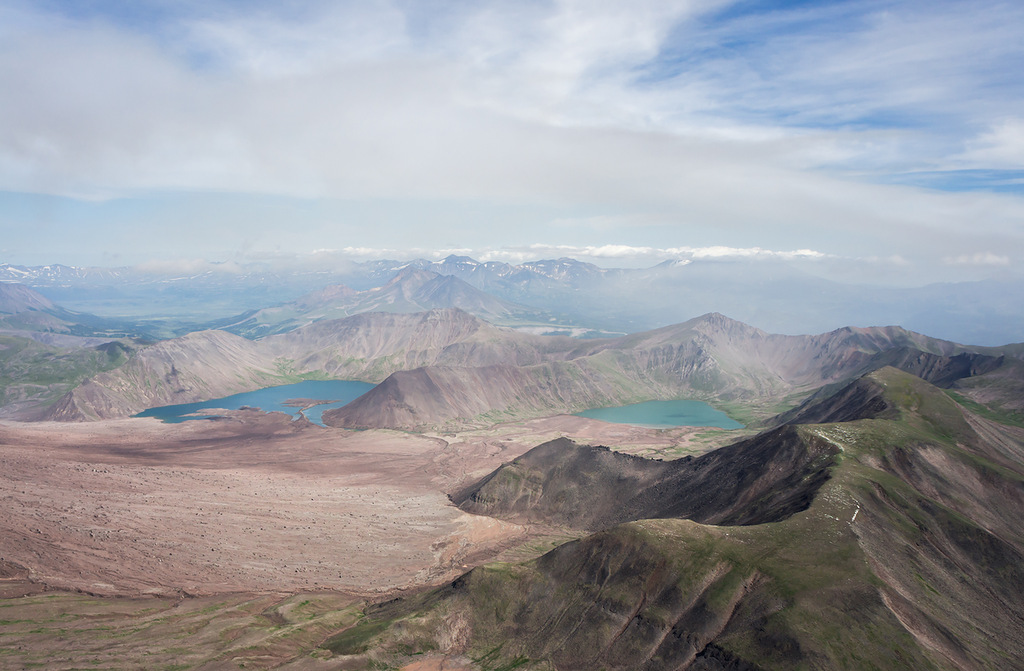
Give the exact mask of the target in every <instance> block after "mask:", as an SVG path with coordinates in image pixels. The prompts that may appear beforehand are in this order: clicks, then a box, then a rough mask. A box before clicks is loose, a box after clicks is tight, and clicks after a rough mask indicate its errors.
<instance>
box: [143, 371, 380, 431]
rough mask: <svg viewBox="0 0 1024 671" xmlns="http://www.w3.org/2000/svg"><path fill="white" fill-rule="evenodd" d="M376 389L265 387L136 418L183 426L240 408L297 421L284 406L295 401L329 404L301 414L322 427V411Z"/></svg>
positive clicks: (325, 384) (316, 383) (328, 383)
mask: <svg viewBox="0 0 1024 671" xmlns="http://www.w3.org/2000/svg"><path fill="white" fill-rule="evenodd" d="M374 386H376V385H372V384H370V383H369V382H356V381H355V380H306V381H305V382H296V383H295V384H284V385H280V386H278V387H267V388H266V389H257V390H256V391H247V392H243V393H241V394H234V395H233V396H225V397H224V398H215V399H213V400H212V401H200V402H198V403H182V404H180V405H165V406H161V407H159V408H150V409H149V410H144V411H143V412H140V413H139V414H137V415H135V416H136V417H156V418H157V419H161V420H163V421H165V422H170V423H174V422H184V421H186V420H189V419H212V418H214V417H216V416H217V415H215V414H209V415H204V414H202V411H203V410H207V409H214V408H221V409H224V410H239V409H241V408H243V407H248V408H259V409H260V410H262V411H263V412H284V413H288V414H289V415H291V416H292V417H298V416H299V411H300V410H301V408H297V407H294V406H290V405H285V403H286V402H287V401H290V400H295V399H315V400H318V401H331V402H330V403H322V404H320V405H316V406H313V407H312V408H309V409H308V410H306V411H305V413H304V414H305V415H306V417H307V418H308V419H309V420H310V421H311V422H313V423H314V424H319V425H320V426H323V422H322V421H321V415H322V414H323V412H324V410H328V409H330V408H340V407H341V406H343V405H347V404H348V403H351V402H352V401H354V400H356V399H357V398H359V397H360V396H362V395H363V394H365V393H366V392H368V391H370V390H371V389H373V388H374Z"/></svg>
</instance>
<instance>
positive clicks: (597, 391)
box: [325, 313, 1024, 429]
mask: <svg viewBox="0 0 1024 671" xmlns="http://www.w3.org/2000/svg"><path fill="white" fill-rule="evenodd" d="M564 345H568V346H569V347H570V348H569V349H561V350H558V349H553V350H552V351H550V352H549V353H548V355H547V356H546V357H545V358H546V361H542V362H540V363H534V364H531V365H528V366H524V365H523V364H522V363H519V365H518V366H517V367H516V368H515V369H514V370H513V369H510V368H509V367H508V366H507V365H505V366H504V367H486V368H481V367H477V366H474V365H473V364H469V363H466V362H459V361H458V359H457V358H455V357H452V358H449V359H448V361H447V362H446V363H445V365H446V366H447V368H446V369H445V370H412V371H409V370H405V371H400V372H396V373H395V374H394V379H389V380H386V381H385V383H384V384H381V385H380V386H378V387H377V388H375V389H373V390H372V391H370V392H369V393H367V394H366V395H365V396H364V397H363V398H361V399H360V400H359V401H358V402H356V403H354V404H350V405H348V406H345V407H344V408H340V409H337V410H333V411H331V412H330V413H326V414H325V422H327V423H328V424H331V425H334V426H342V427H349V428H367V427H374V426H376V427H390V428H399V429H410V428H424V427H431V426H447V427H450V428H455V427H458V426H465V425H481V424H487V423H494V422H495V421H497V420H498V419H500V418H512V417H529V416H542V415H551V414H557V413H559V412H577V411H580V410H584V409H587V408H593V407H602V406H614V405H623V404H627V403H636V402H640V401H647V400H654V399H670V398H694V399H702V400H707V401H711V402H716V403H722V402H738V403H742V404H744V405H745V406H746V407H747V408H748V411H750V412H751V414H752V415H753V418H754V419H766V418H767V417H769V416H771V415H773V414H774V413H775V412H778V411H779V409H780V408H781V407H788V405H791V404H792V403H793V400H795V399H801V398H802V397H806V396H807V395H809V394H811V393H812V392H813V391H815V390H817V389H819V388H820V387H822V386H823V385H829V384H839V383H843V382H845V381H848V380H849V379H850V378H851V377H852V376H855V375H861V374H863V373H865V372H866V371H868V370H873V369H875V368H878V367H881V366H884V365H886V364H887V362H888V361H894V362H895V361H896V360H897V359H898V358H900V357H902V359H903V360H904V363H905V364H906V365H907V367H909V368H911V369H915V370H919V369H920V366H918V365H917V363H916V362H917V360H916V359H915V357H918V358H919V357H921V356H926V357H931V358H933V359H934V358H935V357H946V358H950V357H955V356H957V355H959V354H962V353H966V352H968V351H969V349H970V348H966V347H964V346H962V345H958V344H956V343H950V342H946V341H941V340H936V339H934V338H928V337H927V336H923V335H920V334H916V333H912V332H910V331H906V330H905V329H901V328H899V327H885V328H870V329H857V328H843V329H838V330H836V331H832V332H830V333H825V334H821V335H817V336H786V335H773V334H767V333H764V332H763V331H760V330H758V329H755V328H753V327H750V326H747V325H746V324H742V323H740V322H737V321H734V320H731V319H729V318H727V317H724V316H722V315H719V314H717V313H712V314H708V315H704V316H702V317H699V318H696V319H692V320H690V321H688V322H685V323H683V324H679V325H675V326H670V327H665V328H662V329H657V330H655V331H649V332H647V333H639V334H634V335H630V336H625V337H622V338H616V339H609V340H588V341H568V342H565V343H562V344H560V345H559V347H562V346H564ZM894 351H898V352H899V353H900V355H899V357H897V356H895V355H894V356H890V357H889V358H885V355H886V353H890V352H894ZM910 352H913V353H915V356H911V355H910ZM972 356H974V358H973V359H971V360H972V361H976V362H981V361H982V360H983V357H984V356H988V355H972ZM978 357H982V358H978ZM951 360H952V359H951ZM1004 360H1005V359H1004ZM985 361H988V359H985ZM995 368H998V365H996V364H992V363H984V364H983V363H977V365H974V366H973V367H972V365H971V364H968V365H967V368H966V369H964V370H963V371H962V372H963V373H964V374H982V373H985V372H990V371H991V370H995ZM935 370H938V368H935ZM1022 373H1024V371H1022ZM1014 379H1017V378H1015V377H1010V378H1009V380H1014ZM1020 379H1022V380H1024V375H1022V376H1021V378H1020ZM1014 388H1015V387H1012V385H1010V383H1009V381H1008V383H1007V390H1008V392H1007V394H1005V395H1004V397H1012V391H1013V389H1014Z"/></svg>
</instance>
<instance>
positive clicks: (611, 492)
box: [452, 427, 838, 529]
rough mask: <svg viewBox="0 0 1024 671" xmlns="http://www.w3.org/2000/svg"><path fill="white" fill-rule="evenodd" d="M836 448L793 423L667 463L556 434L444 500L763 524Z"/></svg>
mask: <svg viewBox="0 0 1024 671" xmlns="http://www.w3.org/2000/svg"><path fill="white" fill-rule="evenodd" d="M837 451H838V450H837V448H835V447H834V446H832V445H829V444H827V443H825V442H824V441H820V440H814V439H809V438H805V437H803V436H801V435H800V434H799V432H798V431H797V430H796V429H795V428H793V427H782V428H780V429H776V430H773V431H770V432H768V433H765V434H761V435H759V436H757V437H755V438H752V439H750V440H746V441H742V442H740V443H736V444H734V445H731V446H729V447H726V448H722V449H720V450H716V451H714V452H711V453H709V454H706V455H704V456H701V457H699V458H697V459H692V458H685V459H680V460H678V461H669V462H661V461H651V460H648V459H642V458H640V457H632V456H629V455H624V454H619V453H616V452H611V451H609V450H608V449H607V448H601V447H590V446H581V445H576V444H575V443H573V442H572V441H570V440H568V439H565V438H560V439H558V440H554V441H551V442H548V443H544V444H543V445H539V446H537V447H535V448H534V449H532V450H530V451H529V452H527V453H526V454H524V455H523V456H521V457H520V458H519V459H516V460H515V461H513V462H512V463H510V464H505V465H503V466H501V467H500V468H498V469H497V470H496V471H494V472H493V473H491V474H490V475H488V476H487V477H486V478H484V479H483V480H481V481H480V482H478V483H475V484H473V485H471V486H470V487H468V488H466V489H465V490H463V491H460V492H456V493H455V494H454V495H453V496H452V501H453V502H454V503H455V504H456V505H458V506H459V507H460V508H461V509H463V510H465V511H466V512H470V513H474V514H479V515H491V516H494V517H502V518H506V519H512V520H519V521H544V522H554V523H557V524H563V525H566V526H570V527H574V528H578V529H601V528H607V527H609V526H611V525H614V524H620V523H622V522H629V521H632V520H639V519H653V518H683V519H692V520H695V521H697V522H702V523H706V524H719V525H722V524H737V525H748V524H763V523H767V522H776V521H779V520H782V519H785V518H786V517H788V516H789V515H791V514H793V513H794V512H798V511H800V510H804V509H806V508H807V506H809V505H810V502H811V501H812V500H813V498H814V495H815V493H816V492H817V490H818V488H819V487H821V485H822V484H824V483H825V482H826V481H827V480H828V469H829V467H830V466H831V465H832V463H833V457H834V456H835V454H836V452H837Z"/></svg>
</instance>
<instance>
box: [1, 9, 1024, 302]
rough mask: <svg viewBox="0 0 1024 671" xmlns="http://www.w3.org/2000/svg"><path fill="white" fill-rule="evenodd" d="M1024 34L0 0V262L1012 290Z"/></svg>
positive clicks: (829, 18)
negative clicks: (427, 269)
mask: <svg viewBox="0 0 1024 671" xmlns="http://www.w3.org/2000/svg"><path fill="white" fill-rule="evenodd" d="M283 5H287V6H286V7H282V6H283ZM1021 35H1024V5H1021V4H1020V3H1017V2H988V1H985V0H981V1H979V2H972V3H965V2H942V1H938V2H912V1H908V2H885V1H880V0H870V1H861V0H850V1H845V2H729V1H727V0H707V1H704V0H690V1H682V2H671V1H665V0H659V1H654V0H649V1H643V0H640V1H635V2H631V3H615V2H599V1H595V0H586V1H584V0H576V1H564V2H562V1H553V2H541V1H534V2H530V1H525V2H524V1H519V2H414V1H412V0H401V1H393V2H392V1H387V0H379V1H376V0H373V1H365V0H364V1H361V2H313V1H310V2H291V3H278V2H244V3H243V2H225V1H222V2H218V1H216V0H213V1H211V2H192V1H180V0H179V1H173V2H172V1H170V0H166V1H164V0H151V1H148V2H147V1H145V0H141V1H139V0H137V1H128V0H124V1H120V2H113V1H103V0H94V1H91V2H81V1H80V2H58V1H56V0H50V1H46V0H43V1H39V0H36V1H33V2H19V1H14V0H0V91H3V93H2V94H0V233H2V236H0V262H9V263H23V264H41V263H53V262H56V263H68V264H76V265H86V264H102V265H122V264H125V265H127V264H139V263H148V262H153V261H160V262H161V263H168V264H171V263H174V262H176V261H181V262H182V263H188V264H194V263H195V262H196V260H197V259H205V260H209V261H228V260H232V261H246V260H252V259H265V258H278V259H295V260H298V261H301V260H302V259H304V258H307V257H308V255H309V254H312V253H314V252H317V251H319V252H320V253H321V254H323V253H324V250H333V252H335V253H337V254H338V255H339V256H348V257H353V258H367V257H385V256H386V257H390V258H402V257H409V256H430V255H443V254H446V253H449V252H453V251H454V252H458V253H466V254H470V255H472V256H475V257H477V258H481V259H495V260H508V261H519V260H526V259H530V258H547V257H552V256H559V255H575V256H578V257H584V258H586V259H588V260H593V261H596V262H598V263H601V264H603V265H651V264H653V263H656V262H658V261H661V260H664V259H666V258H694V257H696V258H707V257H714V258H739V259H754V258H784V259H791V260H792V259H796V260H798V261H799V262H801V263H805V264H808V267H812V266H813V267H816V269H817V271H818V272H821V273H822V274H828V273H830V272H839V271H838V270H836V269H842V272H844V273H849V274H851V276H854V277H859V276H866V277H870V278H871V279H872V280H876V281H892V282H898V283H911V284H913V283H923V282H931V281H943V280H958V279H977V278H983V277H990V276H1005V275H1007V274H1019V273H1020V268H1021V261H1022V260H1024V76H1022V75H1021V73H1022V72H1024V46H1022V44H1024V41H1022V40H1021V39H1020V36H1021Z"/></svg>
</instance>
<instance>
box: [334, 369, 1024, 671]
mask: <svg viewBox="0 0 1024 671" xmlns="http://www.w3.org/2000/svg"><path fill="white" fill-rule="evenodd" d="M852 386H853V387H854V389H844V390H841V393H839V394H837V395H835V396H833V397H832V398H830V399H826V400H824V401H822V403H823V404H825V406H826V407H821V408H815V409H809V412H811V414H814V415H817V416H822V417H827V416H833V415H838V414H842V415H844V416H846V417H848V418H849V419H848V420H847V421H843V422H832V423H827V424H804V425H800V426H790V427H783V428H781V429H775V430H773V431H772V432H769V433H767V434H764V435H763V436H762V437H760V439H762V440H768V439H769V436H771V435H773V434H776V433H778V432H787V434H788V435H789V436H791V437H792V439H794V440H799V441H803V442H804V443H805V444H806V445H828V446H830V449H827V448H822V449H826V451H827V452H828V453H830V454H831V455H832V461H831V463H830V464H829V465H828V466H827V470H828V475H829V478H828V479H827V480H826V481H825V482H824V483H822V484H821V486H820V487H819V488H818V489H817V490H816V494H815V495H814V496H813V500H811V501H810V502H809V505H808V506H807V507H806V508H804V509H802V510H799V509H796V510H793V511H791V512H790V513H789V514H788V515H783V516H778V517H775V518H773V521H768V520H767V519H766V518H761V519H757V518H750V521H751V522H763V523H755V524H750V525H748V526H722V525H715V526H708V525H704V524H699V523H697V522H695V521H691V520H686V519H660V520H639V521H635V522H629V523H627V524H622V525H617V526H614V527H611V528H609V529H607V530H605V531H600V532H598V533H596V534H594V535H592V536H587V537H584V538H582V539H580V540H578V541H574V542H571V543H567V544H565V545H562V546H560V547H558V548H556V549H555V550H553V551H551V552H549V553H548V554H546V555H544V556H542V557H540V558H539V559H537V560H534V561H531V562H525V563H521V564H495V565H490V566H484V567H479V568H477V569H474V570H473V571H471V572H469V573H468V574H466V575H464V576H463V577H461V578H459V579H458V580H456V581H455V582H453V583H451V584H450V585H448V586H445V587H443V588H440V589H438V590H435V591H433V592H430V593H427V594H424V595H420V596H417V597H412V598H409V599H407V600H398V601H393V602H388V603H385V604H381V605H379V606H377V607H374V608H371V609H368V611H367V617H366V619H365V620H363V621H362V622H361V623H360V624H359V625H358V626H356V627H355V628H352V629H349V630H347V631H344V632H341V633H340V634H338V635H337V636H335V637H333V638H331V639H329V640H328V641H327V642H326V643H325V646H326V647H327V648H328V649H329V650H332V651H333V652H334V653H335V654H348V655H356V656H357V657H358V656H361V657H362V659H364V660H366V661H367V662H373V660H376V661H379V662H381V663H395V664H397V663H400V662H401V660H403V659H408V658H407V657H405V656H404V655H408V654H410V653H414V652H417V651H423V652H429V651H431V650H434V651H437V652H436V653H435V654H437V655H446V656H456V655H468V656H470V657H472V658H473V659H475V660H478V663H479V664H480V666H481V667H483V668H546V669H560V670H561V669H593V668H607V669H726V668H728V669H764V668H772V669H775V668H804V669H837V668H844V669H880V668H885V669H1002V668H1020V667H1021V666H1022V665H1024V640H1022V639H1021V638H1020V636H1019V633H1020V631H1022V630H1024V530H1022V529H1021V528H1020V525H1019V519H1020V518H1021V515H1024V432H1021V431H1018V430H1016V429H1013V428H1011V427H1006V426H1003V425H999V424H997V423H994V422H990V421H988V420H985V419H983V418H980V417H977V416H975V415H972V414H971V413H969V412H968V411H966V410H965V409H963V408H962V407H961V406H959V405H957V404H956V402H955V401H953V400H952V399H950V398H949V397H948V396H947V395H946V394H944V393H943V392H942V391H941V390H939V389H937V388H936V387H934V386H932V385H930V384H928V383H927V382H924V381H923V380H921V379H919V378H916V377H914V376H911V375H909V374H907V373H903V372H901V371H898V370H896V369H893V368H885V369H881V370H879V371H877V372H874V373H871V374H870V375H868V376H866V377H864V378H862V379H860V380H858V381H857V382H855V383H854V384H853V385H852ZM840 407H845V410H843V411H842V412H839V410H838V409H839V408H840ZM555 447H557V446H549V449H554V448H555ZM561 447H563V448H565V447H566V446H565V445H564V444H563V445H561ZM730 449H731V450H737V449H742V448H741V447H740V446H738V445H737V446H732V448H723V450H724V451H726V453H728V451H729V450H730ZM748 449H749V448H748ZM721 451H722V450H720V451H719V452H721ZM534 456H535V457H536V455H534ZM709 456H710V455H709ZM570 459H571V457H570ZM560 463H561V462H560V461H559V460H558V458H556V459H554V461H552V462H551V463H550V472H549V473H548V474H547V476H548V477H556V473H557V472H558V471H559V470H560V469H559V464H560ZM630 463H631V461H630ZM657 468H658V469H663V468H664V465H662V466H658V467H657ZM563 470H564V469H563ZM766 470H767V471H769V472H770V470H771V469H770V468H768V469H766ZM630 472H631V471H630V470H629V469H626V471H625V476H626V477H627V479H628V478H629V477H630ZM790 472H791V473H792V472H793V471H790ZM563 477H569V476H566V474H565V473H563ZM579 477H580V478H581V479H586V474H583V475H580V476H579ZM605 486H606V483H604V482H602V481H601V479H600V478H598V479H597V480H595V481H593V483H592V486H591V488H592V489H593V490H595V491H593V492H591V493H590V495H591V496H592V497H593V499H594V500H599V499H600V497H601V495H602V489H603V488H604V487H605ZM697 489H698V490H700V487H698V488H697ZM705 489H710V490H711V491H710V492H709V494H711V495H713V494H714V487H710V488H705ZM551 493H554V492H551ZM665 494H666V495H667V496H671V495H672V494H673V493H672V492H665ZM542 496H543V495H542ZM611 496H613V495H609V497H611ZM714 505H716V506H719V508H718V509H719V510H720V511H721V510H725V509H726V508H727V507H729V506H732V505H735V504H734V502H733V501H732V500H731V499H730V497H722V498H721V500H720V501H719V502H718V503H717V504H714ZM535 508H540V506H537V507H535ZM583 508H585V504H584V505H583V506H581V509H583ZM556 509H557V506H555V507H552V508H551V510H556ZM765 522H766V523H765ZM374 663H376V662H374Z"/></svg>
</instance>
